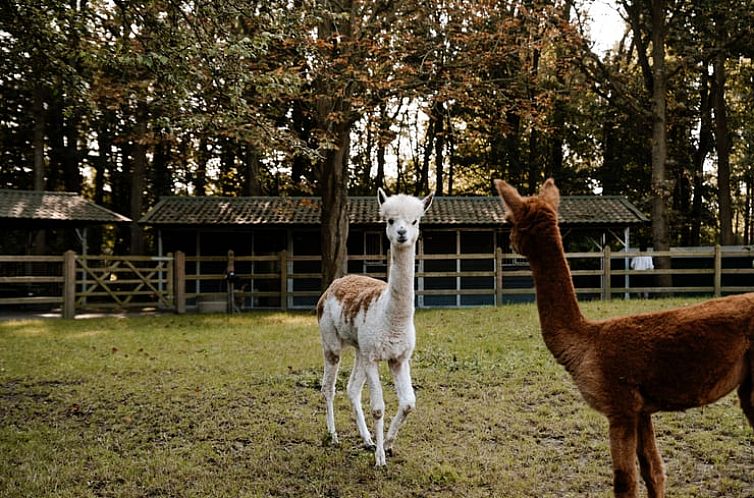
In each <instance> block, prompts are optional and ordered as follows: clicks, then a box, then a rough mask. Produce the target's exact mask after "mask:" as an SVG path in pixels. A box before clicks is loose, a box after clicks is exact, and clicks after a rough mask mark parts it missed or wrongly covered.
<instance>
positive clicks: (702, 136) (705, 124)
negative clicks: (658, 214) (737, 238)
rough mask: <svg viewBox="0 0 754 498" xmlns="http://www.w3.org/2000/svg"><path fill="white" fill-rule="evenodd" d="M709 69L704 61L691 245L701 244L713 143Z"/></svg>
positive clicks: (694, 175) (694, 178)
mask: <svg viewBox="0 0 754 498" xmlns="http://www.w3.org/2000/svg"><path fill="white" fill-rule="evenodd" d="M708 71H709V70H708V69H707V63H706V61H702V74H701V79H700V82H699V114H700V127H699V145H698V146H697V148H696V150H695V151H694V155H693V161H694V162H693V166H692V167H693V184H694V197H693V199H692V201H691V227H690V233H689V245H691V246H698V245H700V244H701V232H702V204H703V201H704V161H705V160H706V159H707V154H709V151H710V147H711V145H712V105H711V103H710V92H709V72H708Z"/></svg>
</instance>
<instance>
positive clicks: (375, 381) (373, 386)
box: [364, 359, 386, 467]
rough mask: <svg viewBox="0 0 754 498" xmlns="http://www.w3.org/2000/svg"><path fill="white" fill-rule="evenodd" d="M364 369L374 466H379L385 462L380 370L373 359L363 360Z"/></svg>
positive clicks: (383, 407)
mask: <svg viewBox="0 0 754 498" xmlns="http://www.w3.org/2000/svg"><path fill="white" fill-rule="evenodd" d="M364 364H365V365H364V369H365V371H366V375H367V382H369V403H370V406H371V408H372V417H373V418H374V441H375V443H376V445H375V446H376V447H375V450H374V459H375V464H374V465H375V467H381V466H383V465H385V464H386V462H385V434H384V430H385V429H384V426H385V400H384V399H383V397H382V385H381V384H380V372H379V368H378V364H377V362H375V361H368V360H366V359H365V361H364Z"/></svg>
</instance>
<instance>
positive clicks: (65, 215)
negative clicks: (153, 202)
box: [0, 189, 131, 224]
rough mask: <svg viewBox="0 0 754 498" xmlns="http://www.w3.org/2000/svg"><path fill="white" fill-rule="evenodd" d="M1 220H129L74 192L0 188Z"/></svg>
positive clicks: (72, 221)
mask: <svg viewBox="0 0 754 498" xmlns="http://www.w3.org/2000/svg"><path fill="white" fill-rule="evenodd" d="M0 220H1V221H2V222H4V223H49V222H58V223H71V224H107V223H126V222H130V221H131V220H130V219H129V218H126V217H125V216H122V215H120V214H118V213H115V212H113V211H110V210H109V209H106V208H104V207H102V206H99V205H97V204H95V203H93V202H91V201H88V200H86V199H85V198H84V197H82V196H81V195H79V194H76V193H74V192H41V191H32V190H9V189H0Z"/></svg>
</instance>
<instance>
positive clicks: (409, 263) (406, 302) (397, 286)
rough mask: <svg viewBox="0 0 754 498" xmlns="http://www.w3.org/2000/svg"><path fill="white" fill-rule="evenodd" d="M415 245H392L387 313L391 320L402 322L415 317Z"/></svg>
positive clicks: (387, 290)
mask: <svg viewBox="0 0 754 498" xmlns="http://www.w3.org/2000/svg"><path fill="white" fill-rule="evenodd" d="M414 249H415V248H414V246H411V247H401V248H395V247H392V248H391V251H390V269H389V272H388V281H387V289H386V292H387V305H386V315H387V318H388V320H389V321H390V322H392V323H400V322H405V321H410V320H413V317H414V274H415V270H414V262H415V261H416V256H415V255H414Z"/></svg>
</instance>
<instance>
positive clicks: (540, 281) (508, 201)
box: [495, 179, 754, 498]
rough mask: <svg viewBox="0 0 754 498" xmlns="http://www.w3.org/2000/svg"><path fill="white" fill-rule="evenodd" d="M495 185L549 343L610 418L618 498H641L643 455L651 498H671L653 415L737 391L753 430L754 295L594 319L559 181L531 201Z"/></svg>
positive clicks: (583, 391) (581, 388)
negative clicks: (567, 233) (563, 221)
mask: <svg viewBox="0 0 754 498" xmlns="http://www.w3.org/2000/svg"><path fill="white" fill-rule="evenodd" d="M495 186H496V187H497V190H498V192H499V193H500V197H501V198H502V199H503V205H504V206H505V208H506V215H507V219H508V221H509V222H510V223H511V226H512V228H511V244H512V246H513V248H514V249H515V250H516V251H517V252H519V253H520V254H522V255H524V256H526V257H527V258H528V260H529V264H530V265H531V269H532V272H533V275H534V283H535V286H536V294H537V307H538V310H539V321H540V327H541V329H542V337H543V338H544V341H545V343H546V345H547V347H548V349H549V350H550V352H551V353H552V355H553V356H554V357H555V359H556V360H557V361H558V363H560V364H561V365H563V366H564V367H565V369H566V370H567V371H568V373H569V374H570V375H571V377H572V378H573V380H574V382H575V384H576V386H577V387H578V389H579V391H581V394H582V395H583V396H584V399H585V400H586V402H587V403H588V404H589V405H590V406H591V407H592V408H594V409H595V410H597V411H599V412H600V413H602V414H604V415H605V416H606V417H607V419H608V422H609V425H610V453H611V455H612V459H613V488H614V492H615V496H616V497H618V498H635V497H636V496H638V491H637V476H636V459H637V457H638V460H639V468H640V470H641V476H642V478H643V479H644V482H645V483H646V486H647V491H648V496H649V497H650V498H662V497H664V496H665V491H664V481H665V476H664V472H663V465H662V459H661V457H660V453H659V451H658V450H657V445H656V443H655V436H654V430H653V428H652V419H651V415H652V413H654V412H658V411H675V410H685V409H687V408H692V407H696V406H702V405H706V404H708V403H712V402H714V401H717V400H718V399H720V398H721V397H723V396H725V395H726V394H728V393H729V392H731V391H732V390H733V389H734V388H736V387H738V396H739V398H740V400H741V407H742V408H743V411H744V413H745V414H746V418H747V419H748V420H749V424H750V425H751V426H752V427H754V388H752V376H753V375H754V371H753V370H754V349H752V341H753V340H754V294H745V295H739V296H732V297H725V298H722V299H714V300H710V301H706V302H704V303H701V304H698V305H694V306H689V307H685V308H678V309H674V310H669V311H661V312H656V313H645V314H641V315H635V316H627V317H620V318H611V319H609V320H602V321H591V320H587V319H586V318H585V317H584V316H583V315H582V314H581V311H580V310H579V305H578V302H577V300H576V293H575V292H574V288H573V283H572V280H571V273H570V270H569V268H568V263H567V262H566V259H565V256H564V254H563V243H562V241H561V237H560V230H559V228H558V223H557V220H558V215H557V213H558V204H559V202H560V193H559V192H558V188H557V187H556V186H555V183H554V182H553V180H552V179H549V180H547V181H546V182H545V183H544V185H543V186H542V188H541V190H540V193H539V195H538V196H532V197H521V196H520V195H519V194H518V192H517V191H516V189H515V188H513V187H511V186H510V185H508V184H507V183H505V182H504V181H502V180H495Z"/></svg>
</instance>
